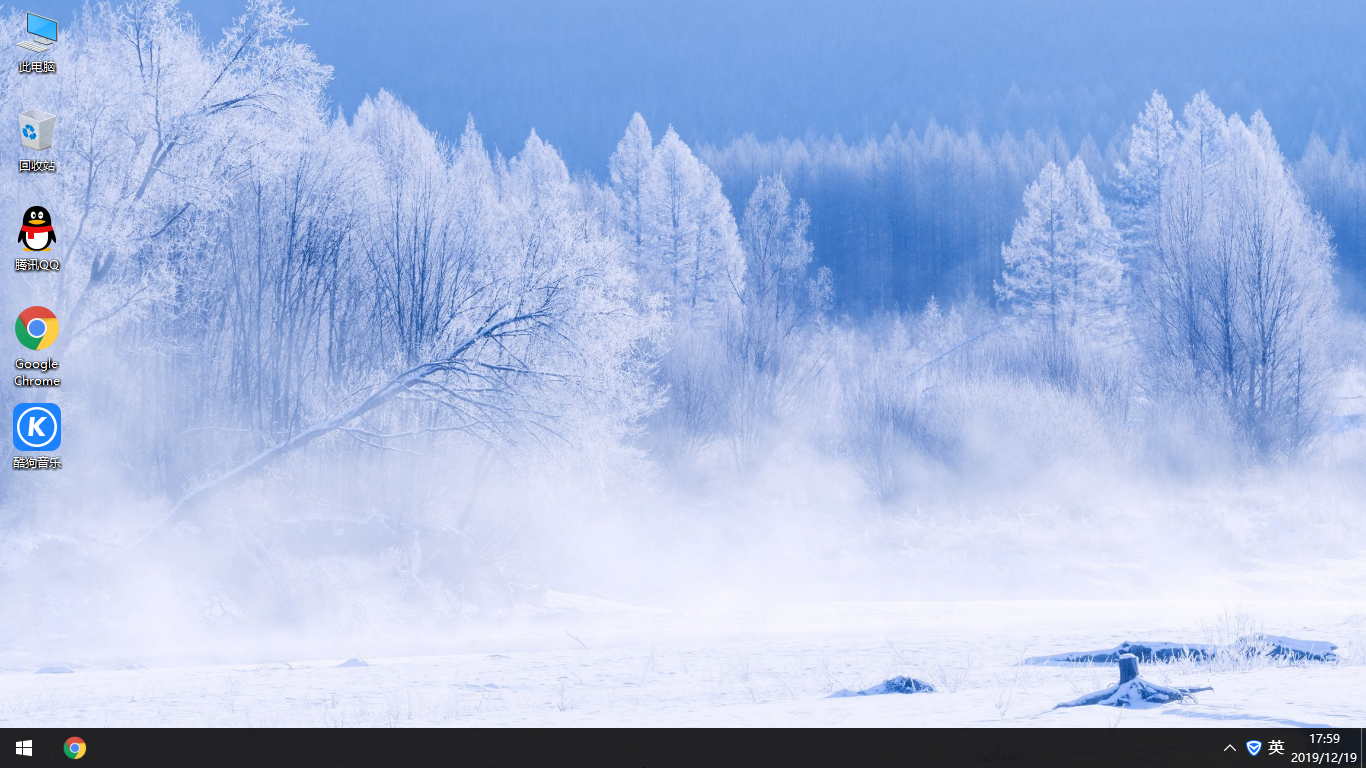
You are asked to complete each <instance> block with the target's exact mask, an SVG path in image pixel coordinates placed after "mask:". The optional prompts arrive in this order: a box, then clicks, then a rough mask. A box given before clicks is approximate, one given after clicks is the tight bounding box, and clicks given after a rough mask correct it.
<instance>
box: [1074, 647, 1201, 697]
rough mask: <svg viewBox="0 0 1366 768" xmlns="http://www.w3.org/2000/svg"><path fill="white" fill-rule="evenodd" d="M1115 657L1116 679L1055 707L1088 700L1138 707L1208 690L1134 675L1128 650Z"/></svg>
mask: <svg viewBox="0 0 1366 768" xmlns="http://www.w3.org/2000/svg"><path fill="white" fill-rule="evenodd" d="M1116 661H1118V662H1119V682H1118V683H1115V684H1114V685H1112V686H1110V687H1109V688H1106V689H1105V690H1103V691H1096V692H1095V693H1088V694H1086V695H1085V696H1082V697H1081V698H1077V699H1073V700H1072V701H1065V702H1063V703H1062V704H1059V705H1058V707H1084V706H1087V705H1090V704H1102V705H1105V706H1110V707H1136V708H1140V709H1141V708H1147V707H1156V706H1160V705H1162V704H1170V703H1171V702H1174V701H1183V700H1187V699H1190V695H1191V694H1192V693H1195V692H1197V691H1208V690H1210V689H1209V688H1169V687H1167V686H1165V685H1158V684H1157V683H1150V682H1148V681H1147V680H1144V679H1143V678H1141V677H1139V676H1138V657H1137V656H1135V655H1134V654H1132V653H1124V654H1120V656H1119V658H1118V659H1116ZM1054 709H1057V707H1054Z"/></svg>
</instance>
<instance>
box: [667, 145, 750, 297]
mask: <svg viewBox="0 0 1366 768" xmlns="http://www.w3.org/2000/svg"><path fill="white" fill-rule="evenodd" d="M655 162H656V164H657V165H658V167H659V174H658V176H657V178H656V180H655V181H656V183H655V185H654V186H655V189H654V191H653V193H652V194H651V195H649V199H650V202H651V208H652V210H651V211H650V224H651V232H650V238H649V242H650V248H651V253H650V254H649V255H648V256H647V257H646V267H645V268H646V274H647V284H648V285H649V286H651V287H652V288H654V289H655V290H659V291H661V292H662V293H664V295H665V296H667V297H668V298H669V300H670V304H669V306H670V310H671V311H673V312H674V313H675V314H676V315H678V316H679V318H680V320H681V321H683V322H688V323H698V324H707V323H714V322H717V321H719V320H720V319H722V318H723V317H724V316H725V314H726V313H727V311H729V309H730V308H731V307H732V306H733V305H734V297H735V295H736V293H737V289H738V288H739V287H740V286H742V285H743V283H744V265H745V261H744V253H743V252H742V251H741V249H740V238H739V233H738V232H737V229H736V225H735V217H734V215H733V214H732V213H731V209H730V201H729V200H727V199H726V197H725V195H723V194H722V193H721V181H720V179H718V178H716V174H714V173H712V172H711V169H709V168H707V167H706V166H705V165H703V164H702V162H701V161H699V160H698V159H697V158H696V157H695V156H694V155H693V153H692V150H691V149H689V148H688V145H687V144H684V143H683V140H682V139H680V138H679V137H678V134H677V133H676V132H675V131H674V130H673V128H672V127H670V128H669V130H668V131H666V132H665V134H664V138H662V139H660V141H659V146H658V147H656V148H655Z"/></svg>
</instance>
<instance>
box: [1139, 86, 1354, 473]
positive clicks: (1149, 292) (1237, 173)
mask: <svg viewBox="0 0 1366 768" xmlns="http://www.w3.org/2000/svg"><path fill="white" fill-rule="evenodd" d="M1182 118H1183V119H1182V124H1181V126H1180V129H1179V137H1180V139H1179V144H1178V146H1177V149H1176V157H1175V159H1174V162H1173V163H1172V164H1171V166H1170V167H1169V168H1168V169H1167V170H1166V172H1165V173H1164V174H1163V177H1162V182H1161V187H1162V190H1161V202H1160V207H1159V209H1158V215H1157V216H1156V217H1155V219H1154V221H1153V225H1152V226H1153V231H1151V232H1150V234H1149V235H1148V236H1147V239H1148V240H1149V241H1150V242H1152V243H1153V244H1154V245H1153V257H1152V260H1151V262H1150V264H1149V265H1148V268H1147V269H1146V270H1145V274H1144V277H1143V280H1142V290H1141V292H1140V299H1141V302H1142V306H1143V314H1144V324H1143V329H1144V338H1145V340H1146V342H1145V348H1146V349H1147V351H1148V353H1149V355H1150V359H1151V360H1152V362H1153V368H1152V369H1153V371H1154V372H1155V374H1156V375H1157V378H1156V383H1157V385H1159V386H1166V387H1168V388H1172V389H1175V390H1177V391H1184V392H1187V393H1189V394H1192V395H1196V396H1200V397H1206V398H1209V399H1211V400H1212V401H1213V402H1216V403H1218V404H1219V406H1220V407H1221V408H1222V409H1223V410H1224V412H1225V413H1226V414H1227V416H1228V417H1229V419H1230V420H1231V422H1232V423H1233V424H1234V426H1235V427H1236V428H1237V429H1238V430H1239V432H1240V433H1241V434H1242V435H1243V436H1244V438H1245V439H1246V440H1247V441H1248V444H1249V445H1250V446H1251V447H1252V448H1253V449H1254V450H1255V451H1256V452H1257V453H1259V454H1260V455H1263V456H1266V455H1274V454H1279V453H1285V452H1294V451H1296V450H1298V449H1299V448H1301V447H1302V446H1303V445H1304V444H1305V442H1306V441H1307V440H1308V439H1309V438H1310V437H1311V436H1312V435H1313V433H1314V431H1315V429H1316V421H1317V417H1318V414H1319V413H1320V412H1321V409H1322V393H1323V389H1322V388H1323V384H1324V382H1325V379H1326V377H1327V375H1328V373H1329V372H1330V371H1331V369H1332V366H1331V361H1330V359H1329V357H1328V354H1327V349H1326V345H1327V342H1328V337H1329V335H1330V333H1331V328H1332V324H1333V313H1334V307H1335V304H1336V293H1335V289H1334V286H1333V282H1332V274H1331V261H1332V247H1331V244H1330V242H1329V235H1328V231H1327V229H1326V227H1325V226H1324V225H1323V223H1322V220H1321V219H1320V218H1319V217H1318V216H1317V215H1315V214H1314V213H1313V212H1312V211H1311V210H1310V209H1309V206H1308V205H1307V204H1306V202H1305V197H1304V194H1303V192H1302V191H1301V190H1300V188H1299V186H1298V185H1297V184H1296V183H1295V180H1294V179H1293V178H1292V176H1291V174H1290V172H1289V169H1288V167H1287V165H1286V163H1285V159H1284V157H1283V156H1282V155H1281V152H1280V148H1279V146H1278V145H1277V143H1276V140H1275V138H1274V136H1273V135H1272V131H1271V127H1270V125H1269V124H1268V123H1267V121H1266V119H1265V118H1264V117H1263V116H1262V115H1261V113H1260V112H1259V113H1257V114H1254V115H1253V116H1252V119H1251V120H1250V121H1249V122H1246V123H1245V122H1243V121H1242V120H1241V119H1239V118H1238V117H1236V116H1234V117H1231V118H1226V117H1224V115H1223V114H1222V113H1221V112H1220V111H1219V110H1218V108H1217V107H1215V106H1214V104H1213V103H1212V102H1211V101H1210V100H1209V97H1208V96H1207V95H1206V94H1204V93H1203V92H1202V93H1200V94H1197V95H1196V97H1195V98H1194V99H1193V100H1192V101H1191V103H1190V104H1188V105H1187V106H1186V109H1185V110H1184V111H1183V115H1182Z"/></svg>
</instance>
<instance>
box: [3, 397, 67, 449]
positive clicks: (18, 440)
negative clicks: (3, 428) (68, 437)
mask: <svg viewBox="0 0 1366 768" xmlns="http://www.w3.org/2000/svg"><path fill="white" fill-rule="evenodd" d="M13 437H14V448H15V450H19V451H54V450H56V449H57V448H58V447H59V446H61V444H62V409H61V408H58V407H57V406H55V405H53V404H52V403H20V404H18V405H16V406H14V434H13Z"/></svg>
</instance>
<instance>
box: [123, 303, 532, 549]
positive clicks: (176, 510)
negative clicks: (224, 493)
mask: <svg viewBox="0 0 1366 768" xmlns="http://www.w3.org/2000/svg"><path fill="white" fill-rule="evenodd" d="M543 313H544V308H542V309H541V310H538V311H536V312H530V313H524V314H518V315H515V316H513V317H510V318H507V319H504V320H495V317H496V315H495V316H493V317H490V318H489V319H488V320H487V321H486V322H485V323H484V325H483V326H482V327H481V328H480V329H479V330H478V331H476V332H475V333H473V334H471V335H470V336H469V337H468V338H467V339H465V340H464V341H462V342H461V343H459V344H457V345H456V346H455V348H454V349H452V350H451V351H450V352H449V353H448V354H446V355H445V356H443V357H442V358H440V359H439V360H433V361H430V362H426V363H422V364H420V365H417V366H414V367H412V368H410V369H408V370H407V371H404V372H403V373H400V374H399V375H397V376H395V377H393V378H391V379H389V380H388V381H386V382H384V383H383V384H381V385H379V386H377V387H375V388H374V389H372V390H371V391H370V393H369V394H368V395H366V396H365V398H363V399H362V400H361V401H360V402H358V403H356V404H355V405H353V406H351V407H350V408H347V409H345V410H343V411H342V412H340V413H338V414H336V415H335V416H332V417H330V418H327V419H324V420H323V421H320V422H318V423H316V424H313V425H312V426H309V427H307V428H306V429H304V430H303V431H301V432H299V433H297V434H295V435H292V436H290V437H289V438H288V439H286V440H283V441H281V442H279V443H276V444H275V445H273V446H271V447H269V448H267V449H266V450H264V451H261V452H260V453H258V454H256V455H255V456H253V457H252V458H250V459H248V460H247V461H245V462H242V463H241V464H239V465H237V466H236V467H234V468H232V469H230V470H228V471H227V472H224V473H223V474H221V475H219V476H218V477H216V478H214V479H213V480H210V481H209V482H207V483H204V484H203V485H200V486H199V487H197V488H195V489H194V490H192V491H190V492H189V493H187V494H185V495H184V496H182V497H181V498H180V500H179V501H177V502H176V504H175V506H174V507H172V508H171V511H170V512H169V513H168V514H167V515H166V517H164V518H162V519H161V521H159V522H158V523H157V524H156V525H154V526H152V528H151V529H150V530H149V531H147V533H145V534H143V536H142V537H141V538H140V539H138V540H137V541H136V542H134V543H133V545H132V546H131V547H129V550H130V551H131V550H134V549H137V548H138V547H140V546H141V545H142V544H144V543H145V542H147V541H148V540H149V539H151V538H152V537H153V536H155V535H156V534H158V533H160V532H161V531H164V530H166V529H167V528H170V527H171V526H173V525H175V524H176V523H178V522H180V521H181V520H184V519H185V517H186V516H188V515H189V513H190V511H191V510H192V509H193V508H194V506H195V505H196V504H198V503H199V502H201V501H203V500H204V499H206V498H208V497H209V496H212V495H213V494H214V493H216V492H217V491H219V490H222V489H223V488H224V487H225V486H227V485H230V484H231V483H233V482H235V481H238V480H241V479H243V478H245V477H247V476H248V475H250V474H252V473H253V472H255V471H257V470H259V469H261V468H262V467H264V466H266V465H267V464H269V463H271V462H273V461H275V460H276V459H279V458H281V457H282V456H285V455H287V454H289V453H293V452H294V451H297V450H299V449H300V448H303V447H304V446H306V445H308V444H309V443H311V442H313V441H314V440H317V439H318V438H320V437H322V436H324V435H327V434H329V433H331V432H334V431H336V430H338V429H342V428H343V427H346V426H347V425H348V424H350V423H352V422H354V421H355V420H357V419H359V418H360V417H362V416H364V415H365V414H367V413H370V412H371V411H373V410H375V409H376V408H379V407H380V406H382V405H384V404H385V403H387V402H389V401H390V400H392V399H393V398H395V397H397V396H398V395H400V394H402V393H404V392H407V391H409V390H411V389H412V388H413V387H415V386H418V385H420V384H422V383H424V382H428V381H430V380H431V379H432V377H434V376H436V375H437V374H439V373H442V372H446V371H450V370H453V369H455V368H457V367H458V366H460V365H461V364H462V363H463V362H464V358H465V356H466V355H467V354H468V353H469V352H470V351H471V350H472V349H474V348H475V346H476V345H478V344H479V343H480V342H483V341H496V340H497V339H498V338H499V337H502V336H506V335H509V334H513V333H517V332H518V331H519V330H521V329H523V328H524V327H525V326H526V325H529V324H533V323H536V322H539V321H540V320H541V317H542V315H543Z"/></svg>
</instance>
